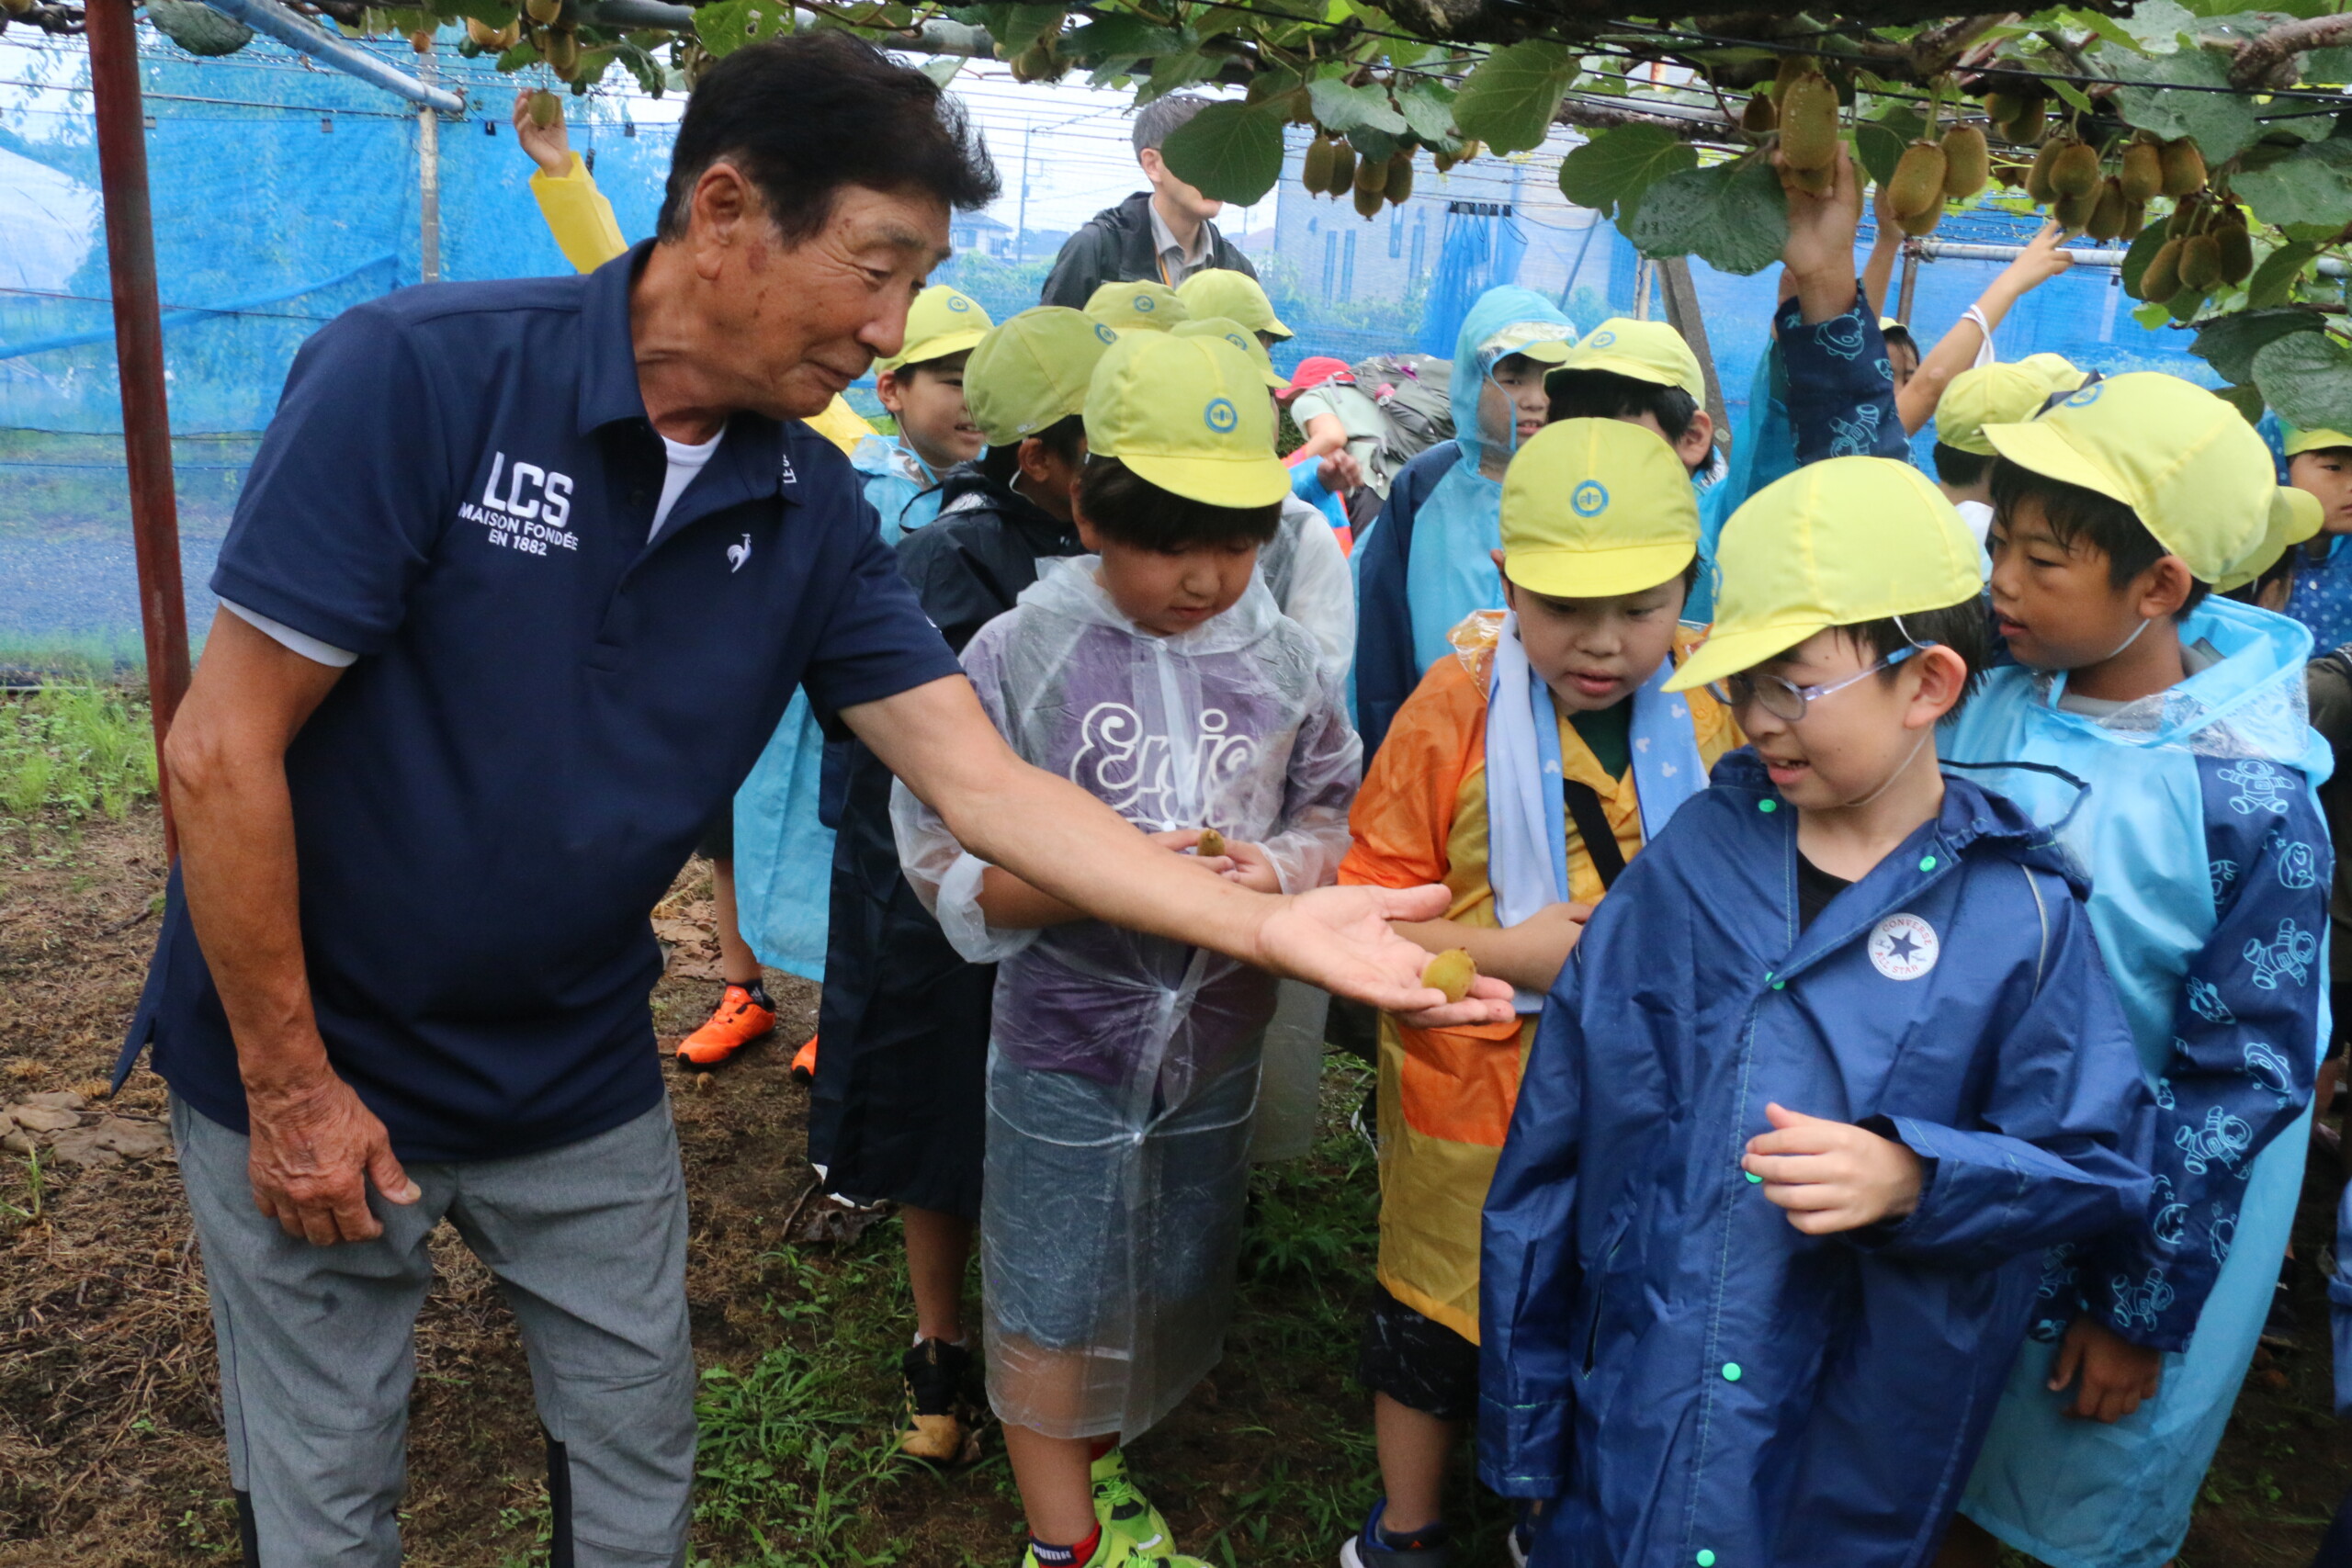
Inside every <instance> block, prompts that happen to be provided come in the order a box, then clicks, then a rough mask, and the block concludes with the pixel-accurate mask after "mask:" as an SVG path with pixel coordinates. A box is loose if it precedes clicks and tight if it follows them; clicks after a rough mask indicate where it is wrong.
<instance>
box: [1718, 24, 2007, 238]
mask: <svg viewBox="0 0 2352 1568" xmlns="http://www.w3.org/2000/svg"><path fill="white" fill-rule="evenodd" d="M1740 129H1741V130H1745V131H1747V133H1748V134H1749V135H1750V136H1753V137H1756V138H1758V139H1759V140H1760V139H1762V138H1764V137H1767V136H1770V135H1773V134H1775V133H1778V135H1779V138H1780V146H1781V180H1782V182H1783V183H1784V184H1786V185H1787V186H1789V187H1790V188H1791V189H1792V190H1802V191H1807V192H1810V193H1811V194H1813V195H1815V196H1820V195H1823V194H1825V193H1826V192H1827V191H1828V189H1829V186H1830V183H1831V182H1832V181H1833V180H1834V179H1835V178H1836V177H1837V176H1836V170H1837V167H1838V141H1839V139H1840V133H1839V130H1838V89H1837V86H1836V85H1834V84H1833V83H1831V82H1830V80H1829V78H1828V77H1826V76H1825V75H1824V74H1822V72H1821V68H1820V67H1819V66H1818V65H1816V64H1815V63H1814V62H1812V61H1810V60H1804V59H1801V58H1797V57H1792V58H1791V59H1789V60H1787V61H1784V62H1782V63H1781V71H1780V73H1779V74H1778V75H1777V76H1775V77H1774V78H1773V82H1772V87H1771V90H1770V92H1769V93H1765V92H1758V93H1756V94H1754V95H1753V96H1750V97H1749V98H1748V100H1747V108H1746V109H1745V110H1744V111H1743V112H1742V114H1741V116H1740ZM1992 165H1993V155H1992V149H1991V148H1990V147H1989V146H1988V145H1987V144H1986V142H1985V133H1984V132H1983V131H1981V130H1977V129H1976V128H1975V127H1974V126H1973V125H1958V126H1954V127H1952V128H1951V130H1947V131H1945V132H1944V134H1943V135H1942V137H1941V138H1939V139H1938V140H1934V141H1929V140H1927V139H1924V138H1923V139H1921V140H1920V141H1914V142H1913V143H1912V144H1911V145H1910V146H1908V147H1906V148H1905V149H1904V151H1903V157H1902V159H1901V161H1900V162H1898V163H1897V164H1896V165H1895V170H1894V178H1892V179H1891V180H1889V181H1888V182H1887V187H1886V197H1887V207H1888V209H1889V210H1890V211H1892V212H1893V213H1894V219H1895V221H1896V222H1897V223H1899V224H1901V225H1902V227H1903V231H1904V232H1905V233H1906V234H1913V235H1918V234H1928V233H1932V232H1933V231H1935V227H1936V225H1937V223H1939V221H1941V220H1942V219H1943V212H1944V203H1945V202H1947V201H1966V200H1967V199H1968V198H1969V197H1972V196H1974V195H1975V194H1976V193H1977V192H1978V191H1980V190H1983V189H1984V188H1985V181H1987V180H1988V179H1990V178H1991V177H1992Z"/></svg>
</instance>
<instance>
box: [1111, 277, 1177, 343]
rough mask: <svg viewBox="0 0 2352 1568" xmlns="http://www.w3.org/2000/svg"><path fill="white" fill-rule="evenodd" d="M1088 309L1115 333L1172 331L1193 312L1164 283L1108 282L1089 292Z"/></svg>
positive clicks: (1174, 291)
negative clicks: (1138, 330)
mask: <svg viewBox="0 0 2352 1568" xmlns="http://www.w3.org/2000/svg"><path fill="white" fill-rule="evenodd" d="M1086 313H1087V314H1088V315H1090V316H1091V317H1093V318H1094V319H1095V320H1096V321H1100V322H1102V323H1103V325H1104V326H1106V327H1108V328H1110V329H1111V330H1112V331H1113V332H1114V333H1131V332H1135V331H1136V330H1137V329H1142V330H1144V331H1147V332H1156V333H1165V332H1173V331H1174V330H1175V329H1176V328H1177V327H1178V326H1180V325H1182V323H1183V322H1184V321H1187V320H1189V319H1190V318H1191V316H1192V312H1191V311H1190V310H1186V309H1185V308H1184V301H1183V300H1182V299H1178V298H1177V295H1176V290H1174V289H1173V288H1169V287H1168V285H1166V284H1164V283H1106V284H1104V285H1103V287H1101V288H1097V289H1096V290H1095V291H1094V292H1093V293H1092V294H1090V295H1088V296H1087V299H1086Z"/></svg>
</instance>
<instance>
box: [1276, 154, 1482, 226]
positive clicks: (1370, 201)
mask: <svg viewBox="0 0 2352 1568" xmlns="http://www.w3.org/2000/svg"><path fill="white" fill-rule="evenodd" d="M1458 161H1459V160H1446V161H1445V164H1444V166H1445V167H1449V168H1450V167H1452V166H1453V163H1455V162H1458ZM1299 183H1301V184H1302V185H1304V186H1306V194H1307V195H1309V196H1340V195H1343V194H1345V193H1348V192H1351V191H1352V192H1353V193H1354V195H1355V206H1356V216H1357V217H1359V218H1376V217H1378V216H1379V214H1380V209H1382V208H1383V207H1390V206H1401V205H1402V204H1404V203H1405V202H1407V201H1409V200H1411V199H1412V197H1413V149H1411V148H1410V147H1399V148H1397V151H1396V152H1395V153H1394V154H1392V155H1391V156H1389V157H1386V158H1360V157H1358V156H1357V155H1356V150H1355V148H1354V147H1353V146H1352V145H1351V144H1350V143H1349V142H1348V141H1347V140H1346V139H1345V138H1343V137H1337V136H1325V135H1321V134H1319V133H1318V134H1317V136H1316V138H1315V140H1314V141H1310V142H1308V143H1307V144H1306V166H1305V167H1304V168H1303V169H1301V170H1300V172H1299Z"/></svg>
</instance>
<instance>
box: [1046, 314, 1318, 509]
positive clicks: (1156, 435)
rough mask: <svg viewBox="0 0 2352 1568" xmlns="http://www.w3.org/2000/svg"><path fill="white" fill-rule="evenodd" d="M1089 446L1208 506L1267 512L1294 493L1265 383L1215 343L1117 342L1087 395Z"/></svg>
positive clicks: (1241, 358) (1140, 337) (1246, 360)
mask: <svg viewBox="0 0 2352 1568" xmlns="http://www.w3.org/2000/svg"><path fill="white" fill-rule="evenodd" d="M1086 445H1087V449H1088V450H1089V451H1090V452H1091V453H1092V454H1093V455H1094V456H1095V457H1116V458H1117V459H1119V461H1120V462H1122V463H1125V465H1126V466H1127V467H1128V468H1132V469H1134V470H1135V471H1136V473H1137V474H1139V475H1141V476H1142V477H1143V478H1144V479H1148V480H1149V481H1150V482H1151V483H1153V484H1155V485H1158V486H1159V488H1160V489H1162V490H1164V491H1170V492H1171V493H1172V494H1176V495H1181V496H1182V497H1184V498H1185V499H1186V500H1188V501H1197V502H1203V503H1204V504H1206V505H1210V506H1272V505H1273V504H1274V503H1275V502H1278V501H1280V500H1282V498H1283V496H1285V495H1288V494H1289V493H1290V470H1289V469H1288V468H1283V461H1282V459H1281V458H1280V457H1275V456H1274V402H1273V400H1272V398H1269V397H1268V396H1266V389H1265V385H1264V379H1263V378H1261V376H1260V375H1259V374H1258V367H1257V366H1256V365H1254V364H1252V363H1251V362H1250V357H1249V356H1248V355H1245V354H1243V353H1242V352H1241V351H1240V350H1239V349H1237V348H1235V347H1234V346H1233V345H1232V344H1229V343H1224V342H1221V341H1219V340H1218V339H1217V338H1216V337H1215V336H1203V337H1181V338H1180V337H1175V336H1172V335H1170V334H1169V333H1152V332H1144V333H1123V334H1121V336H1120V338H1119V341H1118V342H1117V343H1115V344H1113V345H1112V346H1111V348H1110V350H1109V351H1108V352H1107V353H1105V354H1104V355H1103V361H1102V363H1101V364H1099V365H1097V366H1096V367H1094V380H1093V383H1092V384H1091V386H1089V387H1088V388H1087V391H1086Z"/></svg>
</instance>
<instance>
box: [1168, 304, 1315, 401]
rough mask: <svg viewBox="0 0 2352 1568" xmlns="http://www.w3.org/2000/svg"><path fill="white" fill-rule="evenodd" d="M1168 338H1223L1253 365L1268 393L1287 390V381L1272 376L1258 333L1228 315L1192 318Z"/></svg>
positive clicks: (1271, 360)
mask: <svg viewBox="0 0 2352 1568" xmlns="http://www.w3.org/2000/svg"><path fill="white" fill-rule="evenodd" d="M1170 336H1172V337H1214V338H1223V339H1224V340H1225V341H1226V342H1227V343H1229V344H1232V345H1233V346H1234V347H1236V348H1238V349H1239V350H1240V351H1241V352H1242V353H1244V354H1246V355H1249V356H1250V359H1251V360H1252V361H1254V362H1255V363H1256V365H1257V367H1258V374H1259V375H1261V376H1262V377H1264V378H1265V380H1266V389H1267V390H1268V391H1272V392H1285V391H1288V390H1289V389H1290V381H1289V379H1288V378H1285V377H1283V376H1280V375H1277V374H1276V373H1275V371H1274V361H1273V357H1272V355H1269V354H1268V353H1267V352H1266V345H1265V344H1262V343H1260V342H1259V341H1258V334H1257V333H1253V332H1251V331H1250V329H1249V328H1248V327H1247V326H1245V325H1243V324H1242V323H1241V322H1239V321H1235V320H1234V319H1233V318H1232V317H1230V316H1194V317H1193V319H1192V320H1191V321H1183V322H1181V323H1179V324H1178V326H1177V327H1176V330H1175V331H1174V332H1173V333H1170Z"/></svg>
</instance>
